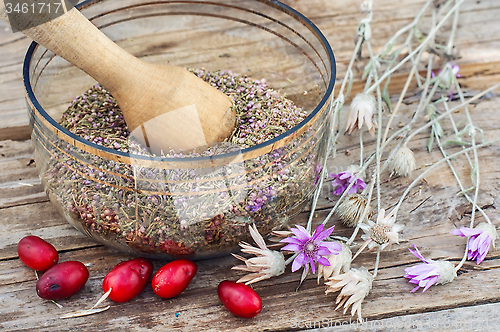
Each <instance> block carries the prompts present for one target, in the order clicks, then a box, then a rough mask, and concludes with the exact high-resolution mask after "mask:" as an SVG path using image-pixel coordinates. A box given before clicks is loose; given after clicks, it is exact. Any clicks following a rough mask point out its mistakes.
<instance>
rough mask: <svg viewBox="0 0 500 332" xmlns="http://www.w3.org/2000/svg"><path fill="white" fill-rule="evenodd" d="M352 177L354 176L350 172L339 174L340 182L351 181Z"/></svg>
mask: <svg viewBox="0 0 500 332" xmlns="http://www.w3.org/2000/svg"><path fill="white" fill-rule="evenodd" d="M350 177H352V174H351V173H349V172H342V173H339V174H338V178H339V179H340V180H345V179H349V178H350Z"/></svg>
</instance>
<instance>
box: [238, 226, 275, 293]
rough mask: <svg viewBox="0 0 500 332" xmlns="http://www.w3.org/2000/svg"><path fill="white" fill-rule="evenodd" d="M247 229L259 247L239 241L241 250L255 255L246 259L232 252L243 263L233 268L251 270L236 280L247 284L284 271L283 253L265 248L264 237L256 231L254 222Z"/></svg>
mask: <svg viewBox="0 0 500 332" xmlns="http://www.w3.org/2000/svg"><path fill="white" fill-rule="evenodd" d="M249 229H250V234H251V235H252V238H253V240H254V241H255V243H256V244H257V246H259V247H258V248H255V247H253V246H251V245H250V244H248V243H245V242H240V246H241V247H242V248H243V249H241V251H242V252H244V253H247V254H253V255H255V256H257V257H253V258H250V259H246V258H244V257H241V256H239V255H235V254H233V256H234V257H236V258H237V259H239V260H241V261H243V262H244V263H245V265H238V266H234V267H233V268H232V269H233V270H240V271H248V272H252V273H250V274H247V275H246V276H244V277H242V278H240V279H239V280H238V281H237V282H244V283H245V284H246V285H248V284H253V283H254V282H257V281H261V280H264V279H269V278H271V277H275V276H279V275H280V274H283V272H285V258H284V256H283V254H282V253H281V252H277V251H273V250H269V249H268V248H267V246H266V243H265V242H264V238H263V237H262V236H261V235H260V234H259V232H258V231H257V227H256V226H255V224H253V225H251V226H249Z"/></svg>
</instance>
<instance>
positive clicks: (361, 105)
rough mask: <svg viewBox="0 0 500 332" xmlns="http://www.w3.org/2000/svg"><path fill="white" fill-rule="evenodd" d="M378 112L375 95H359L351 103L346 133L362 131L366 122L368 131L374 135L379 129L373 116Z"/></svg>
mask: <svg viewBox="0 0 500 332" xmlns="http://www.w3.org/2000/svg"><path fill="white" fill-rule="evenodd" d="M376 110H377V107H376V103H375V97H373V95H371V94H367V93H364V92H362V93H358V94H357V95H356V96H355V97H354V99H353V100H352V102H351V108H350V111H349V115H348V118H347V126H346V129H345V131H346V132H347V133H349V134H350V133H351V132H352V131H353V130H354V129H358V130H360V129H361V127H362V126H363V123H364V122H365V123H366V127H367V128H368V131H369V132H370V134H372V135H373V134H374V133H375V129H376V128H377V123H376V122H375V121H373V120H372V116H373V114H374V113H375V111H376Z"/></svg>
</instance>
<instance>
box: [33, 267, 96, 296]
mask: <svg viewBox="0 0 500 332" xmlns="http://www.w3.org/2000/svg"><path fill="white" fill-rule="evenodd" d="M88 279H89V271H88V270H87V268H86V267H85V265H83V264H82V263H81V262H77V261H67V262H63V263H59V264H56V265H54V266H52V267H51V268H50V269H48V270H47V271H46V272H45V273H44V274H43V275H42V276H41V277H40V279H38V282H37V283H36V293H37V294H38V296H40V297H41V298H42V299H46V300H62V299H66V298H68V297H70V296H71V295H73V294H75V293H77V292H78V291H79V290H80V289H82V287H83V286H85V283H86V282H87V280H88Z"/></svg>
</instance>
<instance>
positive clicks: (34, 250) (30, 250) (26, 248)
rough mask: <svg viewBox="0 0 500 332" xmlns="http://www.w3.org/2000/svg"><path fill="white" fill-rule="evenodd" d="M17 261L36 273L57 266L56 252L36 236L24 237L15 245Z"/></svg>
mask: <svg viewBox="0 0 500 332" xmlns="http://www.w3.org/2000/svg"><path fill="white" fill-rule="evenodd" d="M17 254H18V255H19V259H20V260H21V262H23V263H24V264H25V265H26V266H27V267H29V268H30V269H33V270H36V271H47V270H48V269H49V268H50V267H52V266H54V265H56V264H57V262H58V261H59V255H58V253H57V250H56V249H55V248H54V247H53V246H52V245H51V244H50V243H48V242H47V241H45V240H43V239H41V238H39V237H38V236H34V235H29V236H25V237H23V238H22V239H21V241H19V243H18V244H17Z"/></svg>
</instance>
